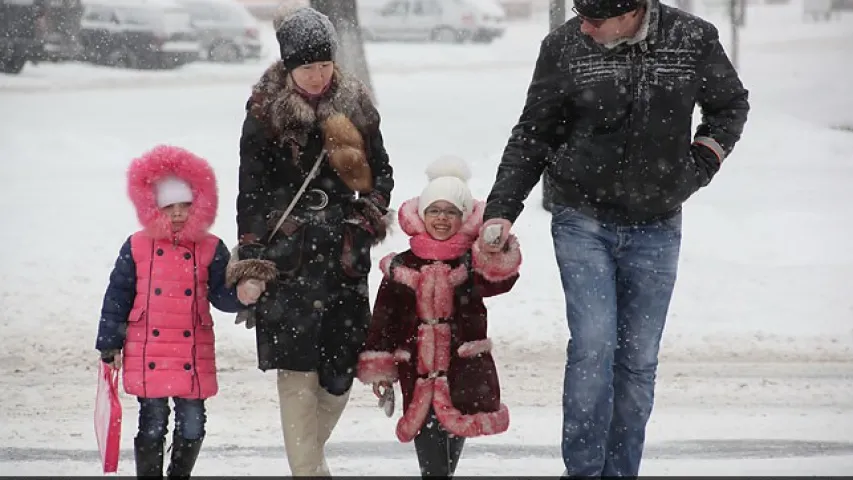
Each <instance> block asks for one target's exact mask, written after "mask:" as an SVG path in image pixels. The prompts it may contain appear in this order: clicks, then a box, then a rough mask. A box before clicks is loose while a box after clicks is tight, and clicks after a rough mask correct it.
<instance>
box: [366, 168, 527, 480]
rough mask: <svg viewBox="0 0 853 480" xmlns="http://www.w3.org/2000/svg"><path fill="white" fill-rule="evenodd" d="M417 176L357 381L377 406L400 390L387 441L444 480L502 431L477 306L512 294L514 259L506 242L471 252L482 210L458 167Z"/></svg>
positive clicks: (384, 265)
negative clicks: (477, 443) (406, 447)
mask: <svg viewBox="0 0 853 480" xmlns="http://www.w3.org/2000/svg"><path fill="white" fill-rule="evenodd" d="M427 176H428V178H429V180H430V181H429V183H428V185H427V186H426V188H425V189H424V190H423V192H422V193H421V195H420V197H416V198H412V199H410V200H408V201H406V202H404V203H403V205H402V206H401V207H400V211H399V214H398V217H399V223H400V226H401V228H402V229H403V231H404V232H405V233H406V234H407V235H409V236H410V237H411V238H410V241H409V243H410V247H411V248H410V249H409V250H407V251H405V252H403V253H401V254H390V255H388V256H386V257H385V258H383V259H382V261H381V262H380V268H381V270H382V272H383V274H384V278H383V280H382V284H381V286H380V287H379V292H378V293H377V297H376V301H375V305H374V310H373V321H372V323H371V326H370V330H369V332H368V337H367V345H366V349H365V351H364V352H363V353H362V354H361V355H360V357H359V364H358V378H359V379H360V380H361V381H362V382H364V383H369V384H372V385H373V387H374V392H375V393H376V395H377V396H380V397H381V396H383V393H382V392H381V390H382V389H386V393H387V389H390V388H391V385H392V384H393V383H394V382H397V381H399V382H400V387H401V389H402V392H403V416H402V418H400V420H399V421H398V423H397V438H398V439H399V440H400V441H401V442H409V441H411V440H414V442H415V450H416V453H417V456H418V463H419V464H420V468H421V474H422V475H423V476H436V475H437V476H451V475H453V472H454V471H455V469H456V465H457V463H458V460H459V457H460V455H461V453H462V448H463V445H464V442H465V438H467V437H477V436H481V435H493V434H497V433H502V432H504V431H506V430H507V428H508V427H509V411H508V409H507V407H506V405H504V404H503V403H501V401H500V385H499V382H498V374H497V370H496V368H495V362H494V359H493V358H492V354H491V349H492V342H491V340H490V339H489V338H488V336H487V318H486V307H485V304H484V303H483V298H485V297H490V296H494V295H499V294H502V293H506V292H508V291H509V290H510V289H511V288H512V287H513V285H514V284H515V282H516V281H517V280H518V269H519V267H520V265H521V252H520V250H519V246H518V241H517V240H516V239H515V238H514V237H511V238H510V239H509V241H508V242H507V244H506V245H507V247H506V248H505V249H504V250H503V251H501V252H498V253H494V254H488V253H486V252H484V251H481V250H480V249H479V248H478V246H477V244H476V243H475V239H476V238H477V234H478V232H479V230H480V227H481V225H482V223H483V218H482V215H483V206H484V205H483V202H481V201H476V200H474V199H473V197H472V196H471V192H470V190H469V189H468V185H467V183H466V182H467V180H468V178H469V177H470V172H469V170H468V167H467V165H466V164H465V163H464V162H462V161H461V160H456V159H452V158H448V159H441V160H439V161H437V162H435V163H433V164H432V165H431V166H430V167H429V168H428V169H427Z"/></svg>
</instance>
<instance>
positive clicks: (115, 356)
mask: <svg viewBox="0 0 853 480" xmlns="http://www.w3.org/2000/svg"><path fill="white" fill-rule="evenodd" d="M101 361H102V362H104V363H105V364H106V365H107V366H108V367H110V368H112V369H113V370H121V350H104V351H103V352H101Z"/></svg>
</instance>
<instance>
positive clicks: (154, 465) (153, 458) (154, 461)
mask: <svg viewBox="0 0 853 480" xmlns="http://www.w3.org/2000/svg"><path fill="white" fill-rule="evenodd" d="M163 443H164V442H163V440H156V441H151V440H149V439H146V438H141V437H136V438H134V439H133V457H134V459H135V460H136V476H137V477H143V478H152V477H153V478H163Z"/></svg>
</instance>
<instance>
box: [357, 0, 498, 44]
mask: <svg viewBox="0 0 853 480" xmlns="http://www.w3.org/2000/svg"><path fill="white" fill-rule="evenodd" d="M359 22H360V24H361V28H362V33H363V35H364V38H365V40H368V41H371V40H374V41H376V40H421V41H423V40H427V41H434V42H443V43H461V42H466V41H473V42H483V43H488V42H491V41H492V40H494V39H495V38H498V37H500V36H501V35H503V33H504V31H505V29H506V26H505V25H506V14H505V13H504V10H503V7H501V6H500V4H499V3H497V2H496V1H494V0H381V1H379V2H377V1H376V0H374V1H365V0H361V1H360V2H359Z"/></svg>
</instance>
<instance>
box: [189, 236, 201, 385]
mask: <svg viewBox="0 0 853 480" xmlns="http://www.w3.org/2000/svg"><path fill="white" fill-rule="evenodd" d="M195 246H196V244H195V242H193V253H192V255H193V304H192V322H193V345H192V350H191V352H192V366H191V367H192V368H191V370H190V374H191V376H192V377H191V381H192V389H193V390H195V389H196V387H198V396H199V398H201V380H199V378H198V358H197V356H198V352H197V351H196V347H197V345H198V331H197V327H198V324H199V323H200V321H201V318H200V317H199V313H198V256H197V255H196V248H195Z"/></svg>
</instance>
